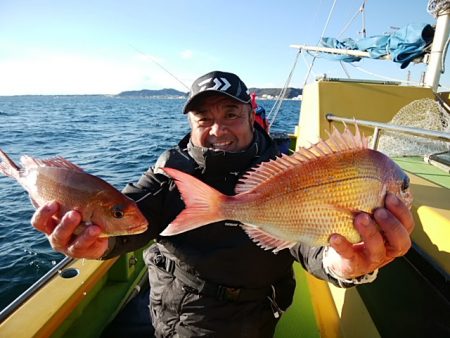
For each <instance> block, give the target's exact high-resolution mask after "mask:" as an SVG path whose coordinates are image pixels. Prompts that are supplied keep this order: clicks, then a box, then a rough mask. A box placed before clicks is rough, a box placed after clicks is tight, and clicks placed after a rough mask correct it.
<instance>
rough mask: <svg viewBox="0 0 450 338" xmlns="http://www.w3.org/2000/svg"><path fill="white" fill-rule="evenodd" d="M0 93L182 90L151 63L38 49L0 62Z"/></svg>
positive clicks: (48, 93)
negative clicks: (146, 89)
mask: <svg viewBox="0 0 450 338" xmlns="http://www.w3.org/2000/svg"><path fill="white" fill-rule="evenodd" d="M0 74H1V81H0V95H27V94H37V95H41V94H43V95H46V94H47V95H51V94H117V93H119V92H121V91H124V90H139V89H144V88H148V89H159V88H176V89H182V90H185V88H183V87H182V86H181V85H180V84H178V83H177V82H176V81H175V80H174V79H173V78H171V77H170V76H169V75H168V74H167V73H166V72H164V71H163V70H162V69H160V68H159V67H158V66H156V65H155V64H153V63H151V62H149V61H148V60H147V62H142V59H141V61H139V60H137V59H136V58H134V59H133V58H131V59H130V58H125V59H112V58H111V59H108V58H104V57H101V56H89V55H81V54H73V53H50V52H48V51H40V52H37V53H30V54H28V55H27V56H26V57H23V56H22V57H21V58H17V57H16V58H14V59H3V60H1V62H0Z"/></svg>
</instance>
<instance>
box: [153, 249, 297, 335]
mask: <svg viewBox="0 0 450 338" xmlns="http://www.w3.org/2000/svg"><path fill="white" fill-rule="evenodd" d="M152 249H153V248H152ZM152 249H150V250H147V251H146V253H145V261H146V263H147V265H148V267H149V279H150V315H151V319H152V323H153V326H154V328H155V336H156V337H158V338H162V337H180V338H188V337H189V338H190V337H214V338H220V337H224V338H225V337H226V338H230V337H231V338H240V337H242V338H244V337H245V338H252V337H254V338H271V337H273V334H274V331H275V326H276V324H277V321H278V319H276V318H275V316H274V311H273V309H272V307H271V303H270V301H269V299H268V298H267V297H261V299H259V300H255V301H245V302H235V301H229V300H221V299H218V298H217V297H212V296H207V295H204V294H199V293H198V292H195V290H193V289H192V288H190V287H187V286H186V285H185V284H183V283H182V282H181V281H180V280H179V279H178V278H176V277H174V275H173V274H171V273H169V272H167V271H166V269H165V268H164V266H161V264H159V262H160V259H159V257H158V259H156V258H157V257H155V256H156V255H160V253H159V251H158V250H157V249H156V248H154V250H152ZM292 292H293V290H292Z"/></svg>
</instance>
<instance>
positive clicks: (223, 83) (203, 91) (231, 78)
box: [183, 70, 251, 114]
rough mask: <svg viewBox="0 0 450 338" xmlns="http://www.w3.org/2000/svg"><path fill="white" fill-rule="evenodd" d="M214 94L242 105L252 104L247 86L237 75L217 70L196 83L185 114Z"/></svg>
mask: <svg viewBox="0 0 450 338" xmlns="http://www.w3.org/2000/svg"><path fill="white" fill-rule="evenodd" d="M212 93H219V94H223V95H226V96H229V97H231V98H233V99H235V100H237V101H239V102H242V103H250V102H251V98H250V95H249V91H248V88H247V86H246V85H245V83H244V82H242V80H241V79H240V78H239V77H238V76H237V75H236V74H233V73H227V72H221V71H218V70H216V71H213V72H210V73H208V74H205V75H203V76H200V77H199V78H198V79H197V80H195V81H194V83H193V84H192V86H191V91H190V92H189V98H188V100H187V102H186V104H185V105H184V108H183V113H184V114H186V113H187V112H189V111H191V110H192V107H193V106H194V105H195V104H196V103H197V101H198V100H199V99H200V98H202V97H205V96H208V95H211V94H212Z"/></svg>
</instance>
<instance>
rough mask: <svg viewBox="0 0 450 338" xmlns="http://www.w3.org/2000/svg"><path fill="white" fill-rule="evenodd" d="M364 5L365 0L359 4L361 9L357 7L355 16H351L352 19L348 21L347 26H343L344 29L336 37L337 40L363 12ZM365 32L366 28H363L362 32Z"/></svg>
mask: <svg viewBox="0 0 450 338" xmlns="http://www.w3.org/2000/svg"><path fill="white" fill-rule="evenodd" d="M365 3H366V0H364V1H363V3H362V4H361V7H359V9H358V10H357V11H356V13H355V14H353V17H352V18H351V19H350V20H349V22H347V24H346V25H345V26H344V28H342V30H341V32H340V33H339V34H338V35H337V37H338V38H339V37H341V36H342V34H344V33H345V31H346V30H347V29H348V27H350V25H351V24H352V23H353V21H355V19H356V18H357V16H358V15H359V14H361V13H363V12H364V8H365ZM365 30H366V27H363V31H365Z"/></svg>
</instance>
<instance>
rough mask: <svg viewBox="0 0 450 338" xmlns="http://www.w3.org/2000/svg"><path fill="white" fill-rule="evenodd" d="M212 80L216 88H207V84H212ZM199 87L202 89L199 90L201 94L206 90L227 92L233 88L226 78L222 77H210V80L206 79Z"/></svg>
mask: <svg viewBox="0 0 450 338" xmlns="http://www.w3.org/2000/svg"><path fill="white" fill-rule="evenodd" d="M211 79H212V82H213V83H214V86H211V87H207V86H206V84H208V83H211ZM211 84H212V83H211ZM198 86H199V87H200V88H199V90H198V91H199V92H202V91H205V90H220V91H223V92H225V91H226V90H227V89H228V88H230V87H231V84H230V82H228V80H227V79H226V78H224V77H220V78H219V77H215V78H214V79H213V78H211V77H210V78H209V79H206V80H203V81H202V82H200V83H199V84H198Z"/></svg>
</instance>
